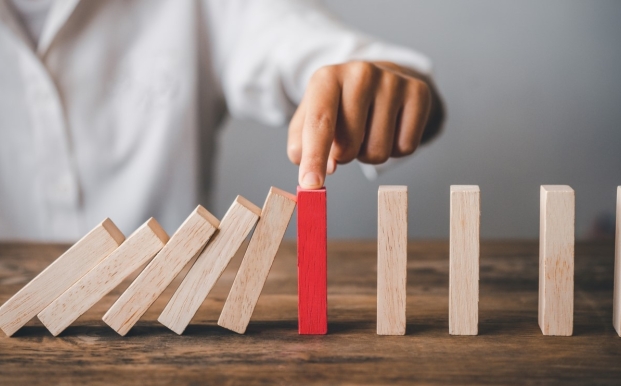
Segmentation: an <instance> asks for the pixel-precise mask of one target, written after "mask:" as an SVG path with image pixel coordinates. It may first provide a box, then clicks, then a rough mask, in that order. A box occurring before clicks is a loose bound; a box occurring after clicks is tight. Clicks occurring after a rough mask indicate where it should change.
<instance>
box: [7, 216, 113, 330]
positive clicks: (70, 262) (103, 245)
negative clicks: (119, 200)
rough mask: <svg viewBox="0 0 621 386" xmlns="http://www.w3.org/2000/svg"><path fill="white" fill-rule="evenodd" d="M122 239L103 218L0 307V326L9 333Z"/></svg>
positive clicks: (82, 274) (70, 284) (33, 315)
mask: <svg viewBox="0 0 621 386" xmlns="http://www.w3.org/2000/svg"><path fill="white" fill-rule="evenodd" d="M123 240H125V236H123V234H122V233H121V231H119V229H118V228H117V227H116V225H114V223H113V222H112V221H111V220H110V219H105V220H104V221H103V222H102V223H101V224H99V225H97V226H96V227H95V228H93V230H91V231H90V232H89V233H88V234H87V235H86V236H84V237H82V239H80V241H78V242H77V243H75V244H74V245H73V246H72V247H71V248H69V249H68V250H67V251H66V252H65V253H63V254H62V255H61V256H60V257H59V258H57V259H56V260H55V261H54V262H53V263H52V264H50V265H49V266H48V267H47V268H46V269H45V270H43V272H41V273H40V274H39V275H37V276H36V277H35V278H34V279H32V280H31V281H30V282H29V283H28V284H26V286H24V288H22V289H21V290H20V291H19V292H17V293H16V294H15V295H14V296H13V297H11V298H10V299H9V300H7V301H6V302H5V303H4V304H3V305H2V307H0V328H2V331H4V333H5V334H6V335H7V336H11V335H13V334H14V333H15V332H16V331H17V330H19V329H20V328H21V327H22V326H23V325H24V324H26V323H28V321H30V319H32V318H33V317H35V315H37V314H38V313H39V312H41V310H43V309H44V308H45V307H47V306H48V305H49V304H50V303H52V302H53V301H54V299H56V298H57V297H59V296H60V295H61V294H62V293H63V292H65V291H66V290H67V289H68V288H69V287H71V286H72V285H73V284H74V283H75V282H76V281H78V280H79V279H80V278H81V277H82V276H84V275H85V274H86V273H87V272H88V271H90V270H91V269H92V268H93V267H94V266H96V265H97V264H98V263H99V262H100V261H101V260H103V259H104V258H105V257H106V256H108V255H109V254H110V253H112V251H114V250H115V249H116V248H117V247H118V246H119V245H120V244H121V243H122V242H123Z"/></svg>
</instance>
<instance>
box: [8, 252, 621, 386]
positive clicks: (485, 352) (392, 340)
mask: <svg viewBox="0 0 621 386" xmlns="http://www.w3.org/2000/svg"><path fill="white" fill-rule="evenodd" d="M66 248H67V246H62V245H32V244H0V302H4V301H5V300H6V299H8V298H9V297H10V296H11V295H13V294H14V293H15V292H16V291H18V290H19V289H20V288H21V287H22V286H23V285H24V284H26V283H27V282H28V280H30V279H31V278H32V277H33V276H34V275H36V274H37V273H38V272H39V271H41V270H42V269H43V268H45V267H46V266H47V265H48V264H49V263H50V262H51V261H52V260H53V259H54V258H55V257H57V256H59V255H60V254H61V253H62V252H63V251H64V250H65V249H66ZM375 250H376V247H375V242H374V241H368V242H367V241H350V242H344V241H341V242H332V243H330V244H329V253H328V259H329V264H328V272H329V279H328V283H329V287H328V288H329V289H328V294H329V301H328V307H329V327H328V329H329V333H328V335H326V336H299V335H298V334H297V321H296V318H297V303H296V302H297V297H296V286H297V284H296V260H295V244H294V243H291V242H285V243H284V244H283V245H282V247H281V249H280V251H279V254H278V256H277V257H276V261H275V263H274V267H273V269H272V272H271V274H270V276H269V278H268V281H267V284H266V287H265V289H264V291H263V294H262V296H261V298H260V300H259V303H258V305H257V308H256V310H255V313H254V315H253V318H252V320H251V322H250V325H249V327H248V331H247V333H246V335H238V334H236V333H233V332H230V331H228V330H224V329H222V328H220V327H218V326H217V325H216V320H217V319H218V316H219V312H220V310H221V309H222V306H223V302H224V299H225V298H226V295H227V291H228V289H229V287H230V285H231V284H232V280H233V278H234V275H235V272H236V270H237V267H238V266H239V263H240V256H239V254H238V255H237V256H236V258H235V259H234V260H233V262H232V263H231V265H230V266H229V267H228V268H227V270H226V272H225V273H224V274H223V276H222V278H221V279H220V281H219V282H218V284H217V285H216V287H215V288H214V291H213V292H212V293H211V294H210V295H209V297H208V298H207V300H206V301H205V303H204V304H203V306H202V308H201V309H200V310H199V312H198V314H197V316H196V317H195V318H194V319H193V322H192V324H191V325H190V326H189V327H188V329H187V330H186V333H185V334H184V335H183V336H177V335H176V334H174V333H173V332H171V331H169V330H167V329H166V328H165V327H163V326H162V325H160V324H158V323H157V321H156V319H157V316H158V315H159V313H160V312H161V311H162V309H163V308H164V306H165V304H166V302H167V300H168V299H169V298H170V296H171V295H172V290H173V289H174V288H176V285H178V283H179V281H178V280H177V281H175V283H173V285H172V286H171V288H169V289H168V290H167V291H166V292H165V293H164V294H163V295H162V296H161V297H160V299H158V301H157V302H156V303H155V304H154V305H153V307H151V309H150V310H149V311H148V312H147V314H146V315H145V316H144V317H143V319H142V320H141V321H140V322H139V323H138V325H137V326H136V327H134V329H133V330H132V331H131V332H130V333H129V334H128V336H126V337H120V336H118V335H117V334H116V333H115V332H114V331H113V330H112V329H110V328H108V327H107V326H106V325H105V324H104V323H103V322H102V321H101V317H102V316H103V314H104V312H105V311H106V310H107V308H108V307H109V306H110V305H111V304H112V303H113V301H114V300H115V299H116V298H117V297H118V296H119V294H120V293H121V291H122V290H123V289H124V288H125V287H127V285H129V282H127V283H125V284H123V285H122V286H121V287H120V288H118V289H117V290H115V291H114V292H113V293H111V294H110V295H109V296H107V297H106V298H105V299H104V300H102V301H101V302H100V303H98V304H97V305H96V306H95V307H94V308H93V309H92V310H90V311H89V312H87V313H86V314H85V315H84V316H83V317H82V318H80V319H79V320H78V321H77V322H76V323H74V325H73V326H72V327H70V328H68V329H67V330H66V331H65V332H64V333H63V334H61V336H60V337H58V338H53V337H52V336H51V335H50V334H49V333H48V332H47V330H45V328H44V327H43V326H42V325H41V324H40V323H38V322H37V321H36V320H33V321H31V322H30V323H29V324H28V325H27V326H26V327H24V328H23V329H22V330H20V331H19V332H18V333H17V334H16V335H15V336H14V337H11V338H7V337H1V338H0V384H2V385H8V384H30V385H34V384H72V383H73V384H85V383H87V382H88V383H94V384H111V383H115V384H140V385H142V384H175V385H177V384H204V383H216V384H335V383H346V384H403V383H410V382H421V383H426V384H447V383H458V384H494V385H498V384H525V383H527V384H528V383H530V384H532V383H537V384H541V383H544V384H550V383H559V384H560V383H562V384H564V385H567V384H585V383H588V384H617V385H618V384H620V383H621V338H619V337H618V336H617V335H616V333H615V331H614V329H613V328H612V286H613V284H612V278H613V260H614V247H613V244H612V242H604V243H602V242H598V243H578V244H577V245H576V281H575V318H574V336H572V337H549V336H542V335H541V332H540V330H539V327H538V326H537V286H538V279H537V275H538V243H537V242H536V241H528V242H524V241H512V242H502V241H494V242H483V243H482V245H481V282H480V293H481V299H480V316H479V334H480V335H479V336H450V335H449V334H448V322H447V321H448V314H447V312H448V299H447V294H448V243H447V242H445V241H413V242H410V245H409V263H408V299H407V306H408V310H407V315H408V326H407V335H406V336H377V335H376V334H375V304H376V297H375V286H376V268H375V266H376V257H375Z"/></svg>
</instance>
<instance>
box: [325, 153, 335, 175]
mask: <svg viewBox="0 0 621 386" xmlns="http://www.w3.org/2000/svg"><path fill="white" fill-rule="evenodd" d="M335 171H336V160H335V159H334V158H332V157H330V158H328V167H327V169H326V173H327V174H334V172H335Z"/></svg>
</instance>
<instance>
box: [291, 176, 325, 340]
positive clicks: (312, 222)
mask: <svg viewBox="0 0 621 386" xmlns="http://www.w3.org/2000/svg"><path fill="white" fill-rule="evenodd" d="M327 220H328V218H327V208H326V189H325V188H323V189H318V190H305V189H302V188H300V187H299V186H298V333H299V334H326V333H327V332H328V267H327V264H328V260H327V254H328V250H327V237H328V235H327V228H328V223H327Z"/></svg>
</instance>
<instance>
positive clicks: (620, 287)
mask: <svg viewBox="0 0 621 386" xmlns="http://www.w3.org/2000/svg"><path fill="white" fill-rule="evenodd" d="M612 325H613V326H614V327H615V330H617V334H619V336H621V186H619V187H617V230H616V232H615V284H614V297H613V303H612Z"/></svg>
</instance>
